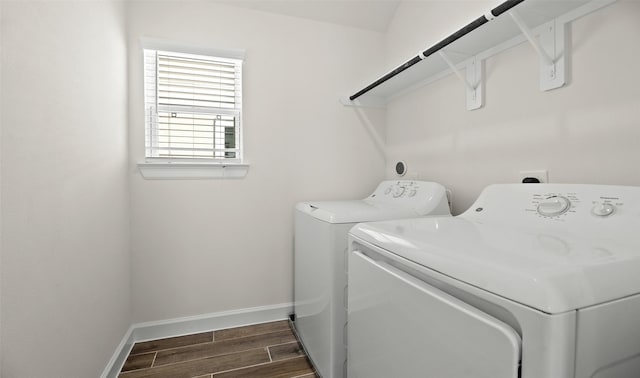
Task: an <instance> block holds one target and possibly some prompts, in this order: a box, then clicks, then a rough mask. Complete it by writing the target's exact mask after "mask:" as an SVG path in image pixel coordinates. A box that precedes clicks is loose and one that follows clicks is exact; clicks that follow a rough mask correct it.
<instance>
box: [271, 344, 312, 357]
mask: <svg viewBox="0 0 640 378" xmlns="http://www.w3.org/2000/svg"><path fill="white" fill-rule="evenodd" d="M269 354H270V355H271V359H272V360H273V361H279V360H285V359H287V358H293V357H300V356H304V355H305V354H304V351H303V350H302V348H301V347H300V344H298V343H297V342H293V343H288V344H282V345H274V346H270V347H269Z"/></svg>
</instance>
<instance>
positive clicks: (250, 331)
mask: <svg viewBox="0 0 640 378" xmlns="http://www.w3.org/2000/svg"><path fill="white" fill-rule="evenodd" d="M288 329H290V327H289V321H287V320H280V321H277V322H270V323H261V324H253V325H249V326H244V327H236V328H229V329H222V330H219V331H214V332H213V340H214V341H221V340H227V339H235V338H238V337H246V336H253V335H261V334H264V333H271V332H277V331H285V330H288Z"/></svg>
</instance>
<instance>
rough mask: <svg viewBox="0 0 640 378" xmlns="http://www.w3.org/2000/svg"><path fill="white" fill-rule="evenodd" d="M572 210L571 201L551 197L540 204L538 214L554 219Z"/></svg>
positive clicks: (559, 197)
mask: <svg viewBox="0 0 640 378" xmlns="http://www.w3.org/2000/svg"><path fill="white" fill-rule="evenodd" d="M570 208H571V201H569V199H567V198H566V197H562V196H551V197H549V198H547V199H545V200H543V201H542V202H540V204H538V214H540V215H543V216H545V217H553V216H556V215H561V214H564V213H566V212H567V211H568V210H569V209H570Z"/></svg>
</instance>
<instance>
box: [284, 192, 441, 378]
mask: <svg viewBox="0 0 640 378" xmlns="http://www.w3.org/2000/svg"><path fill="white" fill-rule="evenodd" d="M449 214H450V212H449V206H448V202H447V197H446V193H445V188H444V187H443V186H442V185H440V184H437V183H433V182H424V181H406V180H401V181H397V180H396V181H383V182H382V183H381V184H380V185H378V188H377V189H376V190H375V191H374V192H373V193H372V194H371V195H370V196H369V197H367V198H365V199H363V200H354V201H334V202H301V203H298V204H297V205H296V209H295V215H294V225H295V245H294V250H295V252H294V277H295V278H294V281H295V282H294V311H295V321H294V325H295V329H296V333H297V334H298V338H299V339H300V341H301V342H302V344H303V347H304V348H305V350H306V352H307V354H308V355H309V357H310V359H311V361H312V363H313V364H314V366H315V367H316V370H317V372H318V373H319V374H320V375H321V376H322V377H323V378H342V377H344V376H345V374H346V372H345V369H346V366H345V360H346V351H345V341H346V340H345V335H344V329H345V326H346V320H347V311H346V297H345V293H346V259H347V235H348V232H349V229H350V228H351V227H353V226H354V224H356V223H358V222H370V221H378V220H384V219H401V218H410V217H411V218H414V217H419V216H424V215H440V216H445V215H449Z"/></svg>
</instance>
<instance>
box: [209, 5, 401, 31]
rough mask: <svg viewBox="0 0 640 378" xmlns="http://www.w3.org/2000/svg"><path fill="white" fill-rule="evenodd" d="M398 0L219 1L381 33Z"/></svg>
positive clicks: (389, 20)
mask: <svg viewBox="0 0 640 378" xmlns="http://www.w3.org/2000/svg"><path fill="white" fill-rule="evenodd" d="M400 1H401V0H218V2H219V3H224V4H226V5H231V6H235V7H241V8H249V9H255V10H260V11H264V12H271V13H278V14H282V15H286V16H293V17H300V18H306V19H311V20H315V21H321V22H329V23H332V24H338V25H343V26H351V27H355V28H360V29H366V30H373V31H378V32H384V31H386V30H387V26H388V25H389V23H390V22H391V19H392V18H393V15H394V14H395V11H396V8H397V7H398V5H399V4H400Z"/></svg>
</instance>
